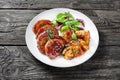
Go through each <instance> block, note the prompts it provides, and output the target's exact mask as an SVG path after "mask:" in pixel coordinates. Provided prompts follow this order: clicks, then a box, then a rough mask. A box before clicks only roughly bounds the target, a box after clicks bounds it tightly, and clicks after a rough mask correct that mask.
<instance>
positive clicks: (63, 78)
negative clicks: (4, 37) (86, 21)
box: [0, 46, 120, 80]
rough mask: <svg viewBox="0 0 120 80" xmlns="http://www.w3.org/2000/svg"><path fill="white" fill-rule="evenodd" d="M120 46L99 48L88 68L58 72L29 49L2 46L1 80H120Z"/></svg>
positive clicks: (79, 67)
mask: <svg viewBox="0 0 120 80" xmlns="http://www.w3.org/2000/svg"><path fill="white" fill-rule="evenodd" d="M119 52H120V46H103V47H99V48H98V50H97V51H96V53H95V55H94V56H93V57H92V58H91V59H90V60H89V61H87V62H85V63H84V64H81V65H79V66H77V67H72V68H62V69H61V68H55V67H50V66H47V65H45V64H43V63H41V62H39V61H38V60H36V59H35V58H34V57H33V56H32V55H31V54H30V52H29V50H28V49H27V47H26V46H0V76H1V77H0V79H1V80H18V79H19V80H67V79H69V80H119V79H120V77H119V76H120V55H119Z"/></svg>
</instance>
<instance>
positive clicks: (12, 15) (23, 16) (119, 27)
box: [0, 10, 120, 45]
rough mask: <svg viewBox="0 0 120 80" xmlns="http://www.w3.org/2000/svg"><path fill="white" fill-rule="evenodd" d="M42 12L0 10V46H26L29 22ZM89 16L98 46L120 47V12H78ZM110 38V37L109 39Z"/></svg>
mask: <svg viewBox="0 0 120 80" xmlns="http://www.w3.org/2000/svg"><path fill="white" fill-rule="evenodd" d="M42 11H44V10H0V45H26V43H25V31H26V28H27V25H28V23H29V22H30V20H31V19H32V18H33V17H34V16H36V15H37V14H38V13H40V12H42ZM78 11H81V12H83V13H84V14H86V15H87V16H89V17H90V18H91V19H92V20H93V22H94V23H95V25H96V27H97V28H98V31H99V34H100V37H102V38H100V42H101V44H100V45H120V43H118V42H119V41H120V37H119V35H120V14H119V12H120V11H114V10H113V11H105V10H78ZM112 35H113V36H112ZM111 36H112V37H111Z"/></svg>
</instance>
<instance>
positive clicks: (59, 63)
mask: <svg viewBox="0 0 120 80" xmlns="http://www.w3.org/2000/svg"><path fill="white" fill-rule="evenodd" d="M61 12H62V13H63V12H70V13H71V14H72V15H73V16H74V17H75V18H78V19H82V20H84V22H85V29H86V30H89V31H90V49H89V50H88V51H87V52H85V53H84V54H83V55H82V56H80V57H77V58H74V59H72V60H66V59H64V58H63V56H59V57H57V58H56V59H53V60H51V59H49V58H48V57H47V56H45V55H43V54H41V53H40V52H39V50H38V48H37V43H36V38H35V34H34V33H33V31H32V28H33V27H34V24H35V23H36V22H37V21H38V20H40V19H49V20H53V19H55V17H56V14H58V13H61ZM25 39H26V43H27V47H28V49H29V50H30V52H31V53H32V55H33V56H34V57H35V58H37V59H38V60H39V61H41V62H43V63H45V64H48V65H50V66H54V67H72V66H76V65H79V64H82V63H84V62H85V61H87V60H88V59H89V58H90V57H92V56H93V54H94V53H95V51H96V49H97V47H98V44H99V35H98V31H97V29H96V26H95V25H94V23H93V22H92V21H91V20H90V19H89V18H88V17H87V16H86V15H84V14H83V13H81V12H78V11H75V10H72V9H67V8H54V9H50V10H46V11H44V12H42V13H40V14H38V15H37V16H36V17H34V18H33V19H32V20H31V21H30V23H29V25H28V27H27V30H26V35H25Z"/></svg>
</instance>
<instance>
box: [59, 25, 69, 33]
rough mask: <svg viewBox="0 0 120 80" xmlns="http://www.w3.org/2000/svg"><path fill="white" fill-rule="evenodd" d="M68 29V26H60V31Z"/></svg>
mask: <svg viewBox="0 0 120 80" xmlns="http://www.w3.org/2000/svg"><path fill="white" fill-rule="evenodd" d="M68 29H69V26H63V27H62V28H61V32H64V31H66V30H68Z"/></svg>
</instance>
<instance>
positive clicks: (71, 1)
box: [0, 0, 120, 9]
mask: <svg viewBox="0 0 120 80" xmlns="http://www.w3.org/2000/svg"><path fill="white" fill-rule="evenodd" d="M119 3H120V1H119V0H34V1H33V0H22V1H20V0H0V8H1V9H2V8H3V9H41V8H56V7H67V8H74V9H118V8H120V5H119Z"/></svg>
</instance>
